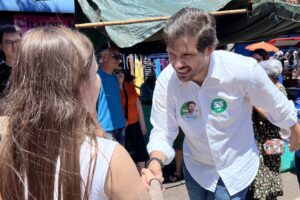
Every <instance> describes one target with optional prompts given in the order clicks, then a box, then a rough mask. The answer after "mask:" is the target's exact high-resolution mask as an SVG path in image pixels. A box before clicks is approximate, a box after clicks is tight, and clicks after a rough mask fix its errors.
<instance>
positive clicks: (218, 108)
mask: <svg viewBox="0 0 300 200" xmlns="http://www.w3.org/2000/svg"><path fill="white" fill-rule="evenodd" d="M226 108H227V103H226V101H225V100H224V99H220V98H216V99H214V100H212V102H211V104H210V109H211V110H212V111H213V112H214V113H222V112H224V111H225V110H226Z"/></svg>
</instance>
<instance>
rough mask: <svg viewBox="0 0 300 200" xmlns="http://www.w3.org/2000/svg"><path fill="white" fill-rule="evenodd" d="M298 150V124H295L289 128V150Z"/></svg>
mask: <svg viewBox="0 0 300 200" xmlns="http://www.w3.org/2000/svg"><path fill="white" fill-rule="evenodd" d="M298 149H300V124H299V123H298V122H297V123H296V124H295V125H294V126H292V127H291V137H290V150H291V151H296V150H298Z"/></svg>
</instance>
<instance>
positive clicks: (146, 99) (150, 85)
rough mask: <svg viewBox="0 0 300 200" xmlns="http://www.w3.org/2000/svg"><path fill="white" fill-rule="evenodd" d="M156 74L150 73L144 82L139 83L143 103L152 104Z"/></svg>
mask: <svg viewBox="0 0 300 200" xmlns="http://www.w3.org/2000/svg"><path fill="white" fill-rule="evenodd" d="M155 81H156V76H155V73H152V72H151V73H150V74H149V75H148V77H147V78H146V80H145V82H144V83H143V84H142V85H141V95H140V99H141V103H142V104H143V105H151V104H152V97H153V91H154V87H155Z"/></svg>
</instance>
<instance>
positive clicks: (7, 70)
mask: <svg viewBox="0 0 300 200" xmlns="http://www.w3.org/2000/svg"><path fill="white" fill-rule="evenodd" d="M21 36H22V32H21V30H20V28H18V27H16V26H13V25H4V26H0V50H1V51H2V53H3V55H4V60H2V61H0V97H3V96H4V95H5V94H3V92H4V90H5V88H6V85H7V83H8V79H9V76H10V74H11V69H12V67H13V66H15V64H16V61H17V53H18V49H19V43H20V40H21Z"/></svg>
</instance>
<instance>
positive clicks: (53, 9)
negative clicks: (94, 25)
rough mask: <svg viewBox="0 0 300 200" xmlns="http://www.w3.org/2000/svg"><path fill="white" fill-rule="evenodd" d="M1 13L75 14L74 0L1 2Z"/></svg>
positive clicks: (17, 0) (0, 0)
mask: <svg viewBox="0 0 300 200" xmlns="http://www.w3.org/2000/svg"><path fill="white" fill-rule="evenodd" d="M0 11H15V12H43V13H74V12H75V3H74V0H0Z"/></svg>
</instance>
